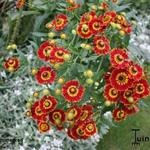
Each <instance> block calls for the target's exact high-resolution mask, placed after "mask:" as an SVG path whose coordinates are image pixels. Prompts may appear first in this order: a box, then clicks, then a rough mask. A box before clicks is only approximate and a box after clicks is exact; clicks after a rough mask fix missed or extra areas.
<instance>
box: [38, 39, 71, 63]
mask: <svg viewBox="0 0 150 150" xmlns="http://www.w3.org/2000/svg"><path fill="white" fill-rule="evenodd" d="M69 53H70V52H69V51H68V50H66V49H64V48H63V47H59V46H57V45H55V44H54V43H51V41H46V42H44V43H42V44H41V45H40V47H39V49H38V51H37V54H38V58H39V59H41V60H43V61H46V62H47V61H48V62H50V63H52V64H55V63H61V64H62V63H63V62H64V61H65V59H64V56H66V54H68V55H69Z"/></svg>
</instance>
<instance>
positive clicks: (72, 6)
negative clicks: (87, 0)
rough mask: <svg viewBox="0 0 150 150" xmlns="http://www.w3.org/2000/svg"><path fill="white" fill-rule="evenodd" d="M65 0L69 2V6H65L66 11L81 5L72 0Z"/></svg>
mask: <svg viewBox="0 0 150 150" xmlns="http://www.w3.org/2000/svg"><path fill="white" fill-rule="evenodd" d="M66 1H67V2H68V3H69V4H70V6H69V7H67V11H73V10H75V9H77V8H79V7H81V5H80V4H77V3H76V2H75V1H74V0H66Z"/></svg>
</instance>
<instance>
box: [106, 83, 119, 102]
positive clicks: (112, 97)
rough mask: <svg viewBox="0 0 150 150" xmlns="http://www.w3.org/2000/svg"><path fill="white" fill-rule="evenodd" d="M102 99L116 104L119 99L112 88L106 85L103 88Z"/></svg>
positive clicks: (116, 92)
mask: <svg viewBox="0 0 150 150" xmlns="http://www.w3.org/2000/svg"><path fill="white" fill-rule="evenodd" d="M104 97H105V98H106V100H108V101H111V102H117V101H118V98H119V92H118V91H117V90H116V89H115V88H113V87H112V86H111V84H106V85H105V88H104Z"/></svg>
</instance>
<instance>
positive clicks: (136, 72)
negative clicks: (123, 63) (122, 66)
mask: <svg viewBox="0 0 150 150" xmlns="http://www.w3.org/2000/svg"><path fill="white" fill-rule="evenodd" d="M128 72H129V76H130V78H132V79H134V80H136V81H138V80H140V79H141V78H142V76H143V69H142V67H141V66H140V65H138V64H130V66H129V68H128Z"/></svg>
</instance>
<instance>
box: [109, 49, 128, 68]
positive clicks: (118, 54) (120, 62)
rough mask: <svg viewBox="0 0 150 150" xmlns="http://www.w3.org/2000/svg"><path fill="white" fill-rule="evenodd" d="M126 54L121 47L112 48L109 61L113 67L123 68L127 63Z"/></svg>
mask: <svg viewBox="0 0 150 150" xmlns="http://www.w3.org/2000/svg"><path fill="white" fill-rule="evenodd" d="M127 59H128V54H127V52H126V51H125V50H123V49H113V50H112V51H111V52H110V62H111V65H112V66H113V67H115V68H124V67H127V66H128V65H129V61H128V60H127Z"/></svg>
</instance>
